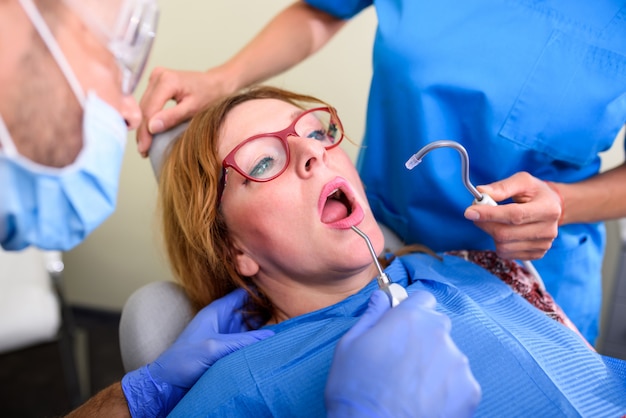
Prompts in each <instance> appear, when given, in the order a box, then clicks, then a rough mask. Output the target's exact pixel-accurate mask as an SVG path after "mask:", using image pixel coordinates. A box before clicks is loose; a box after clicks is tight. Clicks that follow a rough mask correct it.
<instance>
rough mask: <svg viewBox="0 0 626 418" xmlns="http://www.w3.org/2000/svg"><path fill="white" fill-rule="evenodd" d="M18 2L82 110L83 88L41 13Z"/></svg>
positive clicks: (24, 0)
mask: <svg viewBox="0 0 626 418" xmlns="http://www.w3.org/2000/svg"><path fill="white" fill-rule="evenodd" d="M19 2H20V5H21V6H22V8H23V9H24V12H25V13H26V15H27V16H28V18H29V19H30V21H31V23H32V24H33V26H34V27H35V30H37V33H39V36H40V37H41V39H42V40H43V42H44V43H45V44H46V46H47V47H48V50H49V51H50V53H51V54H52V58H54V60H55V61H56V63H57V65H58V66H59V68H60V69H61V72H62V73H63V75H64V76H65V79H66V80H67V82H68V83H69V85H70V88H71V89H72V91H73V92H74V95H75V96H76V98H77V99H78V102H79V103H80V105H81V107H83V108H84V104H85V93H84V92H83V88H82V87H81V85H80V83H79V82H78V78H77V77H76V74H74V71H73V70H72V67H71V66H70V64H69V62H68V61H67V58H65V55H64V54H63V51H62V50H61V47H60V46H59V44H58V42H57V41H56V39H55V38H54V35H52V32H50V29H49V28H48V25H47V24H46V21H45V20H44V19H43V17H42V16H41V13H39V10H37V7H36V6H35V4H34V3H33V2H32V0H19ZM3 146H4V145H3Z"/></svg>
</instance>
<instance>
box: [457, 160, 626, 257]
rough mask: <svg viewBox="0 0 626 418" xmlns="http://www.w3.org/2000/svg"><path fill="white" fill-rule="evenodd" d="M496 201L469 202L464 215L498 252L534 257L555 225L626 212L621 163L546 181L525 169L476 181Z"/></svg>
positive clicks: (625, 174) (598, 219)
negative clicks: (585, 175)
mask: <svg viewBox="0 0 626 418" xmlns="http://www.w3.org/2000/svg"><path fill="white" fill-rule="evenodd" d="M478 189H479V190H480V191H481V192H484V193H487V194H489V195H490V196H491V197H492V198H494V199H495V200H496V202H500V201H503V200H505V199H508V198H511V199H513V201H514V202H515V203H517V204H507V205H501V206H497V207H492V206H480V205H472V206H470V207H469V208H467V209H466V211H465V216H466V218H468V219H471V220H473V221H474V222H476V225H477V226H478V227H479V228H481V229H483V230H484V231H485V232H487V233H488V234H489V235H491V236H492V237H493V239H494V241H495V243H496V251H497V252H498V255H500V256H501V257H504V258H510V259H520V260H533V259H537V258H541V257H543V255H544V254H545V253H546V251H548V250H549V249H550V248H551V246H552V241H553V240H554V238H556V236H557V234H558V226H559V225H567V224H573V223H589V222H601V221H607V220H611V219H617V218H622V217H626V163H625V164H622V165H620V166H618V167H616V168H614V169H612V170H609V171H606V172H604V173H601V174H598V175H596V176H593V177H591V178H589V179H587V180H584V181H581V182H578V183H554V182H550V183H546V182H544V181H541V180H540V179H537V178H536V177H533V176H531V175H530V174H528V173H516V174H514V175H513V176H511V177H509V178H507V179H504V180H500V181H497V182H495V183H491V184H489V185H485V186H478Z"/></svg>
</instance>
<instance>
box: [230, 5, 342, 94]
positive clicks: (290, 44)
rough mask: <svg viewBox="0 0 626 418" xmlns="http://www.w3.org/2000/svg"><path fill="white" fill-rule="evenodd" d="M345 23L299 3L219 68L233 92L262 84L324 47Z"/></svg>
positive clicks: (280, 14) (288, 8)
mask: <svg viewBox="0 0 626 418" xmlns="http://www.w3.org/2000/svg"><path fill="white" fill-rule="evenodd" d="M344 24H345V21H343V20H340V19H337V18H335V17H333V16H330V15H328V14H326V13H324V12H322V11H320V10H317V9H315V8H313V7H311V6H309V5H307V4H306V3H304V2H302V1H298V2H296V3H294V4H292V5H291V6H289V7H287V8H286V9H285V10H283V11H282V12H281V13H279V14H278V15H277V16H276V17H275V18H274V19H272V20H271V21H270V23H268V24H267V26H265V28H263V30H261V32H260V33H259V34H258V35H257V36H256V37H255V38H254V39H253V40H252V41H250V42H249V43H248V44H247V45H246V46H245V47H244V48H243V49H242V50H241V51H239V52H238V53H237V54H236V55H235V56H234V57H233V58H231V59H230V60H229V61H228V62H226V63H225V64H224V65H222V66H221V67H222V69H223V71H224V73H225V74H228V77H229V78H230V80H233V81H234V84H233V85H232V88H233V90H237V89H240V88H243V87H246V86H249V85H251V84H255V83H259V82H262V81H264V80H266V79H268V78H270V77H273V76H275V75H278V74H280V73H282V72H283V71H286V70H288V69H289V68H291V67H293V66H295V65H296V64H298V63H300V62H301V61H303V60H304V59H306V58H307V57H309V56H310V55H312V54H313V53H315V52H316V51H318V50H319V49H320V48H321V47H322V46H324V45H325V44H326V43H327V42H328V41H329V40H330V39H331V38H332V37H333V36H334V35H335V34H336V33H337V31H339V29H341V27H343V25H344Z"/></svg>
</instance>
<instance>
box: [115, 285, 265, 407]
mask: <svg viewBox="0 0 626 418" xmlns="http://www.w3.org/2000/svg"><path fill="white" fill-rule="evenodd" d="M245 300H246V292H245V291H244V290H243V289H237V290H235V291H234V292H232V293H230V294H228V295H226V296H224V297H223V298H221V299H218V300H216V301H214V302H213V303H211V304H210V305H209V306H207V307H205V308H204V309H202V310H201V311H200V312H198V314H197V315H196V316H195V317H194V318H193V320H192V321H191V322H190V323H189V325H187V328H185V330H184V331H183V332H182V333H181V334H180V336H179V337H178V338H177V339H176V341H175V342H174V344H172V346H171V347H170V348H168V349H167V350H166V351H165V352H164V353H163V354H161V355H160V356H159V357H158V358H157V359H156V360H155V361H154V362H152V363H150V364H148V365H146V366H143V367H141V368H139V369H137V370H135V371H132V372H130V373H128V374H126V375H125V376H124V377H123V379H122V390H123V391H124V395H125V396H126V401H127V402H128V409H129V410H130V413H131V416H133V417H164V416H166V415H167V414H168V413H169V412H170V411H171V410H172V409H173V408H174V406H176V404H177V403H178V402H179V401H180V400H181V398H182V397H183V396H184V395H185V394H186V393H187V391H188V390H189V389H190V388H191V386H193V385H194V384H195V383H196V381H197V380H198V379H199V378H200V376H201V375H202V374H203V373H204V372H205V371H206V370H207V369H208V368H209V367H211V365H213V363H215V362H216V361H217V360H219V359H220V358H222V357H224V356H225V355H227V354H230V353H232V352H234V351H237V350H239V349H240V348H242V347H245V346H247V345H249V344H252V343H254V342H256V341H260V340H263V339H265V338H267V337H269V336H271V335H274V332H273V331H270V330H258V331H249V332H246V329H247V328H246V326H245V324H244V323H243V320H242V315H241V312H239V310H240V308H241V307H242V306H243V304H244V302H245Z"/></svg>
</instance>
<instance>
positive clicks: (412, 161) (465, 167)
mask: <svg viewBox="0 0 626 418" xmlns="http://www.w3.org/2000/svg"><path fill="white" fill-rule="evenodd" d="M437 148H454V149H455V150H457V151H458V152H459V154H461V171H463V184H465V188H466V189H467V190H468V191H469V192H470V193H471V194H472V195H473V196H474V198H475V199H476V203H481V204H484V203H482V202H483V199H490V200H492V199H491V197H490V196H489V195H486V194H483V193H481V192H479V191H478V190H477V189H476V187H474V185H473V184H472V182H471V181H470V177H469V156H468V155H467V151H466V150H465V147H463V145H461V144H459V143H458V142H456V141H450V140H447V139H442V140H439V141H434V142H431V143H430V144H427V145H425V146H424V147H423V148H422V149H420V150H419V151H417V152H416V153H415V154H413V155H412V156H411V158H409V159H408V161H407V162H406V163H404V166H405V167H406V168H408V169H409V170H412V169H413V168H415V166H416V165H418V164H419V163H421V162H422V159H423V158H424V156H425V155H426V154H428V153H429V152H430V151H432V150H434V149H437ZM494 203H495V202H494ZM492 206H493V205H492Z"/></svg>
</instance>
